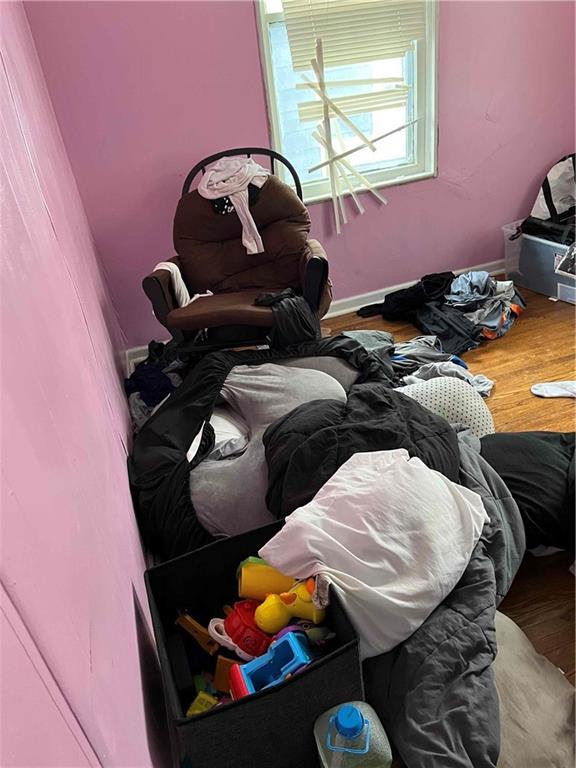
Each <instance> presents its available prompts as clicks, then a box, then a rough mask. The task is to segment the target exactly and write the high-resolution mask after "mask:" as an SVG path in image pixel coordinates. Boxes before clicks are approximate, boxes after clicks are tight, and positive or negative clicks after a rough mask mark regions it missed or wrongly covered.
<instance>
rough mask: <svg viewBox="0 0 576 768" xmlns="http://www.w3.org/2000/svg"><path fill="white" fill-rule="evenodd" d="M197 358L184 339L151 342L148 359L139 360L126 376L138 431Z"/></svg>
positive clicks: (129, 407)
mask: <svg viewBox="0 0 576 768" xmlns="http://www.w3.org/2000/svg"><path fill="white" fill-rule="evenodd" d="M196 359H197V358H196V356H192V355H190V354H189V353H188V352H187V351H186V345H182V344H181V343H180V342H176V341H170V342H168V343H167V344H163V343H162V342H159V341H151V342H150V344H149V345H148V356H147V357H146V359H145V360H142V362H140V363H138V365H137V366H136V367H135V368H134V372H133V373H132V374H131V375H130V376H129V377H128V378H127V379H124V391H125V393H126V397H127V398H128V409H129V411H130V418H131V420H132V429H133V431H134V433H136V432H138V430H140V429H141V428H142V427H143V425H144V424H145V423H146V421H147V420H148V419H149V418H150V416H151V415H152V413H153V412H154V409H155V408H156V407H157V406H158V405H159V404H160V403H161V402H162V401H163V400H164V399H165V398H167V397H168V395H169V394H171V392H173V391H174V390H175V389H176V387H178V386H179V385H180V384H181V383H182V379H183V377H184V376H185V375H186V374H187V373H188V371H189V370H190V368H191V367H192V365H193V364H194V363H195V362H196Z"/></svg>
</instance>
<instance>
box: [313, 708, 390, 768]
mask: <svg viewBox="0 0 576 768" xmlns="http://www.w3.org/2000/svg"><path fill="white" fill-rule="evenodd" d="M314 736H315V738H316V747H317V748H318V754H319V755H320V760H321V761H322V766H323V768H390V766H391V765H392V750H391V749H390V742H389V741H388V737H387V736H386V731H385V730H384V728H383V726H382V723H381V722H380V720H379V719H378V715H377V714H376V712H374V710H373V709H372V707H371V706H370V705H369V704H366V703H365V702H364V701H351V702H348V703H346V704H340V705H339V706H337V707H332V709H329V710H328V711H327V712H324V714H322V715H320V717H319V718H318V720H316V723H315V724H314Z"/></svg>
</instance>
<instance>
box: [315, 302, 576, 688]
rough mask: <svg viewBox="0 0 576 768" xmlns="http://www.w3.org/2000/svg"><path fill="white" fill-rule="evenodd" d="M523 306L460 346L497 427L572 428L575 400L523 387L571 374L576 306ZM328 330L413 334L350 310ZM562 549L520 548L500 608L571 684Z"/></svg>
mask: <svg viewBox="0 0 576 768" xmlns="http://www.w3.org/2000/svg"><path fill="white" fill-rule="evenodd" d="M522 293H523V295H524V297H525V299H526V301H527V305H528V306H527V308H526V310H525V312H524V314H523V315H522V316H521V317H520V318H519V319H518V320H517V321H516V323H515V324H514V326H513V327H512V329H511V330H510V331H509V333H508V334H506V336H504V337H503V338H501V339H497V340H496V341H491V342H486V343H485V344H483V345H482V346H481V347H479V348H478V349H476V350H472V351H471V352H467V353H466V355H465V356H464V357H465V360H466V362H467V364H468V366H469V368H470V370H471V371H472V373H483V374H484V375H485V376H488V377H489V378H490V379H493V380H494V381H495V382H496V384H495V387H494V390H493V393H492V395H491V397H490V398H489V399H488V400H487V403H488V405H489V407H490V410H491V411H492V414H493V416H494V421H495V423H496V429H497V431H498V432H521V431H524V430H545V431H552V432H570V431H573V430H574V428H575V424H576V400H570V399H568V398H555V399H546V398H539V397H535V396H534V395H532V394H531V392H530V387H531V386H532V384H536V383H538V382H544V381H562V380H573V379H576V372H575V352H576V336H575V322H574V319H575V316H574V315H575V308H574V307H573V306H572V305H570V304H566V303H564V302H561V301H558V302H552V301H550V300H549V299H548V298H547V297H546V296H541V295H539V294H537V293H533V292H531V291H524V290H523V291H522ZM323 326H324V327H325V329H328V328H329V329H330V333H331V334H332V335H336V334H338V333H341V332H342V331H346V330H355V329H358V330H383V331H389V332H390V333H392V334H393V335H394V337H395V339H396V340H397V341H405V340H406V339H410V338H412V337H413V336H417V335H419V334H420V331H418V330H417V329H416V328H415V327H414V326H413V325H411V324H410V323H401V322H395V323H392V322H388V321H385V320H383V319H382V318H381V317H370V318H361V317H358V316H356V315H355V314H348V315H342V316H341V317H333V318H330V319H328V320H326V321H325V322H324V323H323ZM571 562H572V560H571V558H570V557H569V556H568V555H567V554H566V553H561V554H558V555H554V556H552V557H547V558H536V557H534V556H532V555H530V554H527V555H526V557H525V558H524V562H523V564H522V567H521V569H520V571H519V573H518V575H517V577H516V579H515V581H514V584H513V585H512V589H511V590H510V592H509V593H508V595H507V597H506V599H505V600H504V601H503V603H502V605H501V607H500V609H501V610H502V611H503V612H504V613H506V614H507V615H508V616H510V617H511V618H512V619H513V620H514V621H515V622H516V623H517V624H518V625H519V626H520V627H521V628H522V629H523V630H524V632H526V634H527V635H528V637H529V638H530V640H531V641H532V643H533V644H534V646H535V647H536V649H537V650H538V651H539V653H542V654H543V655H545V656H546V657H547V658H549V659H550V661H552V663H554V664H555V665H556V666H558V667H559V668H560V669H562V670H563V672H564V673H565V675H566V677H567V679H568V680H570V681H571V682H572V684H573V685H574V683H575V678H576V668H575V667H576V664H575V652H574V620H575V611H574V576H572V574H571V573H570V571H569V570H568V568H569V566H570V564H571Z"/></svg>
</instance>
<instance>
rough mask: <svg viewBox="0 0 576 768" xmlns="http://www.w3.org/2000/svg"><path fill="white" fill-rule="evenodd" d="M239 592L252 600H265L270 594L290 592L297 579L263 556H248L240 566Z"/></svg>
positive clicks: (238, 571)
mask: <svg viewBox="0 0 576 768" xmlns="http://www.w3.org/2000/svg"><path fill="white" fill-rule="evenodd" d="M236 575H237V576H238V594H239V595H240V597H249V598H251V599H252V600H265V599H266V597H268V595H272V594H278V593H280V592H288V590H289V589H291V588H292V587H293V586H294V584H295V583H296V579H293V578H292V577H291V576H285V575H284V574H283V573H280V571H277V570H276V568H273V567H272V566H271V565H268V563H267V562H266V561H265V560H262V558H261V557H247V558H246V560H243V561H242V562H241V563H240V565H239V566H238V570H237V571H236Z"/></svg>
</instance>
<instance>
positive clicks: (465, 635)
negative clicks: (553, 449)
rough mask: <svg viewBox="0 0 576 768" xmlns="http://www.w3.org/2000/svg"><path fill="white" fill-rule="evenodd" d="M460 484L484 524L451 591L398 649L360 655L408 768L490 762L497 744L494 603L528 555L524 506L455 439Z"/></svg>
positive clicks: (371, 697)
mask: <svg viewBox="0 0 576 768" xmlns="http://www.w3.org/2000/svg"><path fill="white" fill-rule="evenodd" d="M460 482H461V484H462V485H464V486H466V487H467V488H470V489H471V490H473V491H476V492H477V493H479V494H480V495H481V496H482V499H483V502H484V505H485V507H486V511H487V513H488V515H489V517H490V522H489V523H487V524H486V525H485V527H484V531H483V534H482V537H481V539H480V541H479V542H478V544H477V546H476V548H475V550H474V553H473V555H472V558H471V560H470V563H469V565H468V568H467V569H466V571H465V573H464V575H463V577H462V579H461V580H460V582H459V583H458V585H457V586H456V588H455V589H454V591H453V592H452V593H451V594H450V595H449V596H448V598H447V599H446V600H445V601H444V602H443V603H442V604H441V605H440V606H438V608H437V609H436V610H435V611H434V612H433V613H432V614H431V616H429V618H428V619H427V620H426V622H425V623H424V624H423V625H422V626H421V627H420V628H419V629H418V630H417V631H416V632H415V633H414V634H413V635H412V636H411V637H410V638H409V639H408V640H407V641H406V642H405V643H403V644H402V645H401V646H400V647H398V648H396V649H394V650H393V651H391V652H389V653H386V654H383V655H382V656H379V657H377V658H374V659H369V660H367V661H366V662H365V663H364V678H365V682H366V693H367V700H368V701H369V702H370V703H371V704H372V705H373V706H374V708H375V709H376V711H377V712H378V714H379V715H380V717H381V718H382V721H383V722H384V724H385V726H386V728H387V730H388V733H389V735H390V736H391V737H392V739H393V741H394V743H395V746H396V748H397V750H398V752H399V754H400V757H401V759H402V760H403V763H404V765H406V766H407V767H408V768H416V767H417V766H418V768H464V767H465V768H493V767H494V766H496V764H497V760H498V755H499V747H500V718H499V705H498V695H497V692H496V687H495V684H494V673H493V669H492V662H493V661H494V658H495V656H496V634H495V613H496V607H497V605H498V604H499V603H500V601H501V600H502V598H503V597H504V595H505V594H506V592H507V591H508V589H509V587H510V585H511V583H512V579H513V578H514V575H515V573H516V571H517V569H518V567H519V565H520V561H521V559H522V556H523V553H524V531H523V525H522V520H521V518H520V513H519V510H518V507H517V505H516V503H515V501H514V500H513V499H512V497H511V495H510V493H509V491H508V489H507V488H506V486H505V485H504V483H503V481H502V480H501V479H500V477H499V476H498V475H497V474H496V472H495V471H494V470H493V469H492V468H491V467H490V466H489V465H488V464H487V463H486V462H485V461H484V459H482V458H481V456H480V455H479V453H478V452H477V450H475V447H474V443H473V441H471V440H466V439H461V440H460Z"/></svg>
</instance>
